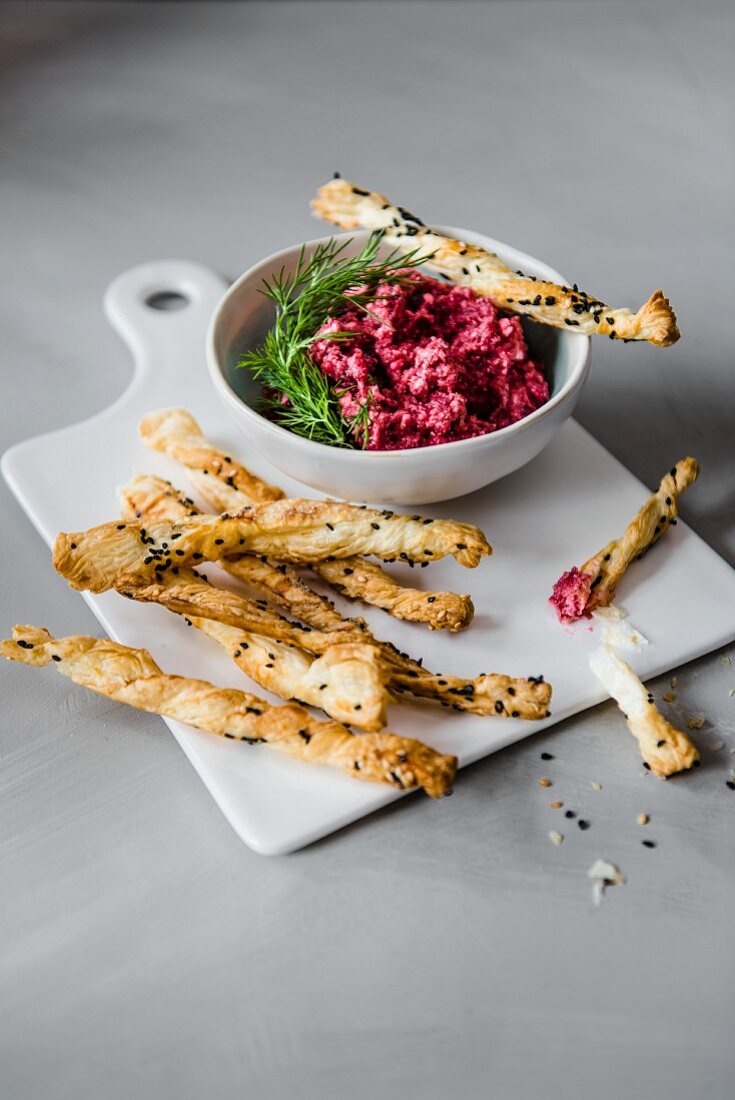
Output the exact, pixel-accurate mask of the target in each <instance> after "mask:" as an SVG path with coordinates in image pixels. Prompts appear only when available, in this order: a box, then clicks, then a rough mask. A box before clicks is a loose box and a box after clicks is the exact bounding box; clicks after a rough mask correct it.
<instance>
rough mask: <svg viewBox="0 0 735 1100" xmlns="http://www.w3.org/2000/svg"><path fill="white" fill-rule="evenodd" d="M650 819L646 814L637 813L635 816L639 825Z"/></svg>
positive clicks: (646, 822) (645, 823)
mask: <svg viewBox="0 0 735 1100" xmlns="http://www.w3.org/2000/svg"><path fill="white" fill-rule="evenodd" d="M650 820H651V819H650V817H649V816H648V814H638V817H637V818H636V821H637V822H638V824H639V825H647V824H648V822H649V821H650Z"/></svg>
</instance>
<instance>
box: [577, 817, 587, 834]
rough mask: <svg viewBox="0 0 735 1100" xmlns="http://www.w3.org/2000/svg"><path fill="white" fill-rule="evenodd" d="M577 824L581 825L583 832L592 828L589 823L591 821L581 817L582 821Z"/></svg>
mask: <svg viewBox="0 0 735 1100" xmlns="http://www.w3.org/2000/svg"><path fill="white" fill-rule="evenodd" d="M577 824H578V825H579V827H580V829H582V830H583V831H584V830H585V829H589V827H590V823H589V821H585V820H584V818H583V817H580V819H579V821H578V822H577Z"/></svg>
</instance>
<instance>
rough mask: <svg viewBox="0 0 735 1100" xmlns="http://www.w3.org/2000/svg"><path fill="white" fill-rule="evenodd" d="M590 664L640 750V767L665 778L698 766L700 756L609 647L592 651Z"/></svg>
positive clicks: (632, 672)
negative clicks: (657, 707)
mask: <svg viewBox="0 0 735 1100" xmlns="http://www.w3.org/2000/svg"><path fill="white" fill-rule="evenodd" d="M589 662H590V668H591V669H592V671H593V672H594V674H595V676H597V678H598V680H599V681H600V683H601V684H603V686H604V687H605V689H606V690H607V691H608V692H609V693H610V695H611V696H612V698H613V699H615V701H616V702H617V704H618V706H619V707H620V709H621V710H622V712H623V714H624V715H625V719H626V721H627V723H628V729H629V730H630V732H631V733H632V734H633V736H634V737H635V739H636V741H637V742H638V745H639V747H640V750H641V756H642V757H643V766H644V767H645V768H647V769H648V771H651V772H653V773H654V775H658V776H664V777H665V776H669V775H674V774H675V773H676V772H681V771H686V769H688V768H691V767H693V766H695V765H696V764H697V762H698V761H699V752H698V751H697V749H696V747H695V746H694V745H693V744H692V742H691V741H690V740H689V738H688V737H687V735H686V734H685V733H682V731H681V730H678V729H676V728H675V726H672V725H671V723H670V722H668V721H667V720H666V718H664V716H663V715H662V714H661V713H660V712H659V711H658V710H657V709H656V704H655V703H654V700H653V695H651V693H650V692H649V691H647V690H646V688H645V686H644V685H643V684H642V683H641V681H640V680H639V679H638V677H637V676H636V674H635V672H634V671H633V669H632V668H631V667H630V665H629V664H627V663H626V662H625V661H624V660H623V659H622V658H621V657H619V656H618V655H617V654H616V653H615V652H614V651H613V650H612V649H611V648H610V646H608V645H603V646H600V648H599V649H596V650H594V652H593V653H592V655H591V656H590V659H589Z"/></svg>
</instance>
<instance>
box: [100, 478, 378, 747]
mask: <svg viewBox="0 0 735 1100" xmlns="http://www.w3.org/2000/svg"><path fill="white" fill-rule="evenodd" d="M120 497H121V500H122V505H123V515H125V516H128V517H130V516H136V517H137V518H142V517H145V519H146V521H147V520H149V519H166V520H171V519H180V518H184V517H186V516H189V515H191V514H192V509H193V510H194V511H193V514H195V515H198V514H199V510H198V509H197V508H196V505H194V503H193V501H192V500H191V499H190V498H189V497H186V496H183V495H182V494H180V493H177V491H176V490H175V489H174V487H173V486H172V485H171V484H170V483H169V482H167V481H163V480H162V479H161V478H154V477H151V476H147V475H145V476H143V477H138V478H135V479H134V480H133V481H132V482H130V483H129V484H128V485H126V486H124V487H123V488H122V489H121V490H120ZM218 564H219V565H220V566H221V567H222V568H224V569H230V571H231V572H232V573H233V574H234V575H235V576H240V577H241V579H245V580H247V581H249V583H251V584H253V585H254V586H255V587H256V588H259V589H260V590H262V591H265V592H267V593H268V594H269V595H270V594H271V592H270V589H269V587H268V584H267V583H263V582H264V581H266V580H270V581H271V584H273V585H274V586H275V589H276V591H278V590H281V589H282V588H283V586H284V582H285V585H286V587H287V589H291V588H297V590H298V591H299V595H301V592H300V589H303V590H304V594H305V598H306V600H307V602H308V605H309V607H310V608H311V609H312V611H313V612H314V617H316V618H319V620H320V621H324V622H328V623H329V624H330V625H331V626H332V628H334V626H335V625H336V626H341V625H342V623H343V620H342V618H341V616H340V615H339V614H338V612H336V611H334V609H333V608H332V606H331V604H330V603H329V601H328V600H325V599H324V598H323V597H322V596H318V595H317V594H316V593H315V592H311V590H310V589H308V588H306V586H305V585H302V584H301V583H300V582H299V581H298V580H297V579H296V578H293V579H292V580H291V581H289V578H288V577H287V576H284V575H283V574H281V573H280V572H279V570H278V569H277V568H276V567H274V566H272V565H270V564H269V563H268V562H262V561H260V559H258V558H249V557H244V558H240V559H239V560H238V561H237V562H232V563H228V562H219V563H218ZM167 576H169V578H170V579H171V580H172V582H173V579H174V577H176V578H178V581H177V582H176V583H178V584H181V585H183V584H185V583H188V584H190V585H191V584H192V583H193V584H194V585H195V586H196V585H197V584H199V585H200V586H202V585H203V582H202V580H201V579H200V578H199V576H198V574H196V573H194V572H192V571H189V570H186V569H183V568H181V567H179V566H173V567H172V568H171V571H170V573H168V574H167ZM259 578H260V579H261V583H260V584H259V583H258V579H259ZM204 588H205V591H206V592H207V593H208V594H209V593H216V592H217V591H218V590H217V589H213V588H210V587H209V586H207V585H204ZM122 594H123V595H127V594H129V593H127V592H125V591H124V589H123V591H122ZM222 598H223V599H224V598H225V597H224V596H223V597H222ZM282 602H284V601H282ZM250 606H252V607H253V609H254V611H255V612H256V613H257V612H258V608H257V607H255V605H250ZM284 606H287V607H288V606H289V604H288V603H287V602H284ZM186 609H187V611H188V612H189V615H188V616H187V618H188V621H190V622H191V623H192V624H193V625H194V626H195V627H197V628H198V629H199V630H201V631H203V632H204V633H205V634H207V635H208V636H209V637H211V638H213V639H214V640H215V641H217V642H219V643H220V645H222V646H223V648H224V649H225V650H226V651H227V652H228V654H229V655H230V657H232V659H233V660H234V661H235V664H236V665H238V667H239V668H240V669H241V671H242V672H244V673H245V674H246V676H249V677H250V679H251V680H255V682H256V683H257V684H260V686H261V687H264V688H265V689H266V691H272V692H273V694H274V695H280V696H281V698H282V699H297V700H300V701H301V702H303V703H309V704H310V705H311V706H315V707H319V708H320V709H321V710H323V711H324V712H325V714H328V715H329V716H330V718H334V719H336V720H337V721H338V722H349V723H350V724H351V725H353V726H357V727H358V729H364V730H379V729H382V728H383V726H384V725H385V718H386V714H385V707H386V701H387V695H386V691H385V681H386V676H387V668H386V666H385V664H384V662H382V661H381V660H380V659H379V657H380V654H379V651H378V650H377V649H376V647H375V646H373V645H370V644H368V643H367V640H366V639H363V638H359V639H358V641H356V642H355V643H354V644H339V643H340V640H339V638H336V637H335V639H334V643H335V644H334V645H333V646H332V647H331V649H330V648H329V647H327V648H325V649H324V650H323V652H322V654H321V656H319V657H318V658H317V659H316V660H315V659H314V656H313V655H312V654H309V655H308V656H307V654H306V653H305V652H304V651H303V649H296V648H294V644H293V643H292V642H282V641H279V640H278V639H277V638H274V637H272V636H271V635H272V632H266V633H265V634H259V633H257V632H253V631H250V630H247V631H246V630H244V629H242V628H241V629H237V628H236V627H233V626H230V625H227V624H226V623H223V622H222V621H219V622H218V621H217V619H214V618H198V617H196V616H195V615H194V611H193V609H192V608H191V607H190V606H189V605H186ZM171 610H175V608H174V607H171ZM256 624H257V619H256ZM320 629H321V627H320ZM354 637H356V638H357V635H354Z"/></svg>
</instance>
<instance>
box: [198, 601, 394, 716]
mask: <svg viewBox="0 0 735 1100" xmlns="http://www.w3.org/2000/svg"><path fill="white" fill-rule="evenodd" d="M189 621H190V622H191V624H192V626H195V627H197V629H199V630H201V631H202V632H203V633H204V634H206V635H207V636H208V637H209V638H211V639H212V640H213V641H215V642H218V643H219V644H220V645H221V646H222V648H223V649H224V650H225V652H226V653H227V654H228V656H229V657H231V658H232V660H233V661H234V662H235V664H236V665H237V666H238V668H239V669H240V670H241V671H242V672H244V673H245V675H246V676H249V677H250V679H251V680H254V681H255V683H256V684H259V685H260V686H261V687H262V688H265V690H266V691H270V692H272V693H273V694H274V695H279V696H280V697H281V698H282V699H286V700H291V701H294V702H297V703H307V704H309V705H310V706H313V707H318V708H319V709H320V710H323V711H324V713H325V714H328V715H329V717H330V718H334V719H335V721H337V722H345V723H347V724H349V725H351V726H355V727H356V728H357V729H360V730H367V731H368V732H371V733H373V732H376V731H377V730H381V729H383V727H384V726H385V723H386V703H387V700H388V695H387V693H386V691H385V682H386V680H387V678H388V669H387V667H386V666H385V664H384V662H383V661H382V660H381V658H380V652H379V650H378V649H377V648H376V647H375V646H371V645H365V644H364V643H362V642H359V643H358V642H353V643H345V644H341V645H340V644H335V645H331V646H328V647H327V649H325V650H324V653H323V654H322V655H321V656H320V657H316V658H315V657H313V656H312V655H311V654H307V653H305V652H304V651H303V650H301V649H298V648H296V646H295V645H293V644H291V643H285V642H279V641H277V640H276V639H274V638H269V637H267V636H266V635H262V634H256V633H254V632H252V631H243V630H238V629H237V627H234V626H229V625H228V624H227V623H223V622H218V621H217V620H216V619H204V618H198V617H197V616H192V617H191V619H190V620H189Z"/></svg>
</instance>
